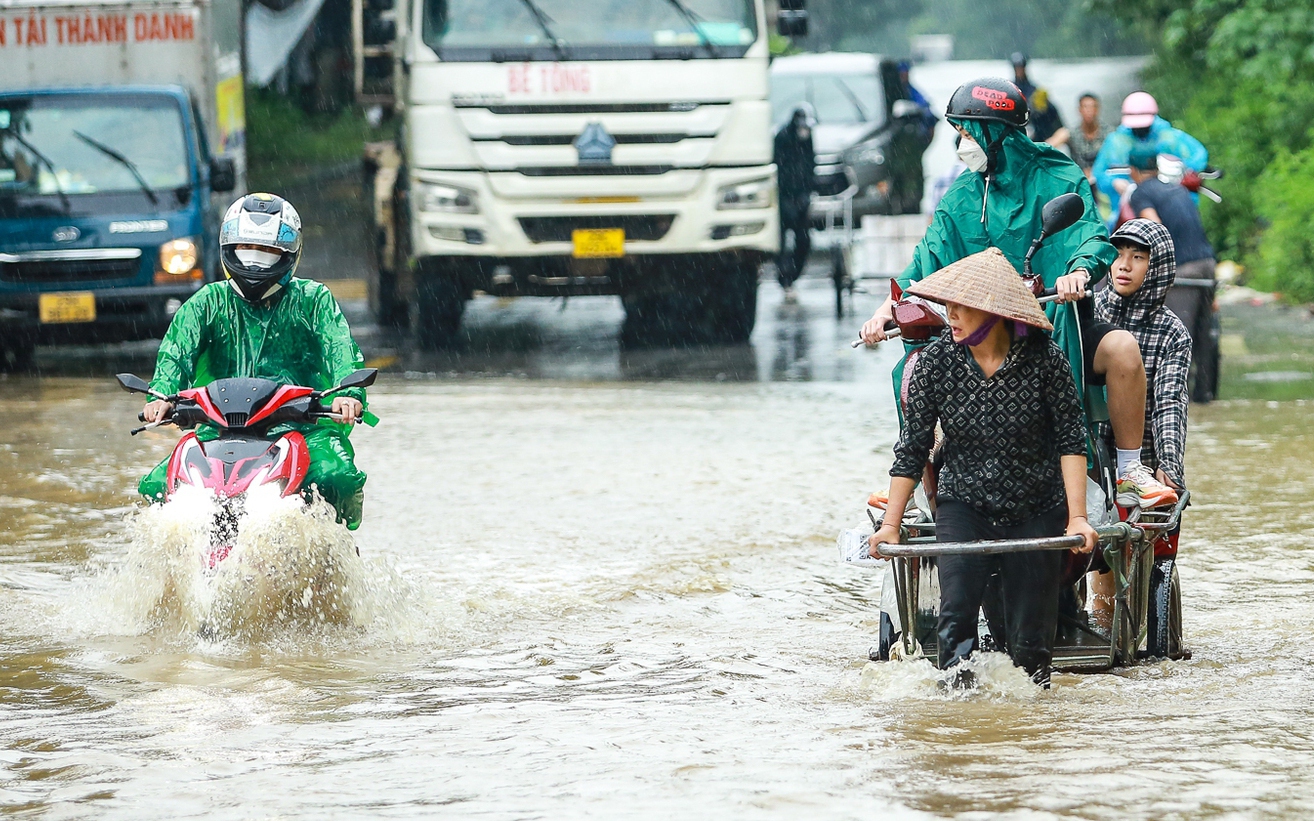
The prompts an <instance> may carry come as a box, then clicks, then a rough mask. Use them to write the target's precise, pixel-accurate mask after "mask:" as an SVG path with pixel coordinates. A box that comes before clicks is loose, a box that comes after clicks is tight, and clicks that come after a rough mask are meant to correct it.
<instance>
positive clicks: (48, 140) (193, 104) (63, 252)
mask: <svg viewBox="0 0 1314 821" xmlns="http://www.w3.org/2000/svg"><path fill="white" fill-rule="evenodd" d="M4 11H5V13H4V14H0V369H5V370H16V369H25V368H27V367H30V366H31V364H32V358H33V352H34V349H35V346H36V345H38V344H59V343H67V342H85V341H122V340H132V339H147V338H151V337H156V336H159V335H161V334H162V333H163V332H164V330H165V329H166V328H167V327H168V324H169V321H170V319H171V318H172V316H173V314H174V313H175V312H176V311H177V310H178V308H179V307H180V306H181V305H182V303H183V302H184V301H185V300H186V299H187V298H188V297H189V296H191V295H192V294H193V293H195V292H196V291H197V290H198V289H199V288H200V287H201V286H202V285H204V284H205V283H206V282H209V281H212V280H214V279H215V278H216V277H218V276H219V264H218V260H219V255H218V248H217V245H216V242H217V232H218V222H219V218H220V217H221V216H222V214H223V208H224V207H225V205H226V204H227V201H228V200H230V199H231V198H232V197H233V196H234V192H235V191H237V190H241V189H244V187H245V185H244V182H245V180H244V178H245V151H244V136H245V114H244V107H243V99H242V91H243V87H242V75H241V59H240V52H239V44H240V26H239V23H240V12H241V9H240V0H209V1H208V2H166V3H140V4H123V3H117V4H98V3H91V4H87V3H80V4H76V5H71V4H56V3H23V2H20V3H17V4H8V5H6V6H5V7H4Z"/></svg>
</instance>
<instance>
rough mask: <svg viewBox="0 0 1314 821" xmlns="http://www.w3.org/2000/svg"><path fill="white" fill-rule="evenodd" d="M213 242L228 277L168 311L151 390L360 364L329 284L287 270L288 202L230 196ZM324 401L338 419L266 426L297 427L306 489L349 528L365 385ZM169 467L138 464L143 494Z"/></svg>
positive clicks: (355, 523)
mask: <svg viewBox="0 0 1314 821" xmlns="http://www.w3.org/2000/svg"><path fill="white" fill-rule="evenodd" d="M219 247H220V258H221V261H222V263H223V268H224V273H225V274H226V276H227V278H226V281H224V282H212V283H210V284H209V285H206V286H205V287H203V288H202V289H201V290H200V291H198V292H197V293H196V294H195V295H194V296H192V298H191V299H189V300H187V302H185V303H184V304H183V306H182V307H181V308H180V309H179V310H178V313H177V314H175V315H174V318H173V322H172V323H171V324H170V325H169V330H168V332H167V333H166V334H165V336H164V341H163V342H162V343H161V344H160V352H159V356H158V358H157V360H156V364H155V376H154V378H153V379H152V380H151V388H152V389H153V390H155V391H158V392H159V393H162V394H165V395H168V396H172V395H173V394H176V393H177V392H178V391H180V390H186V389H188V388H196V387H202V386H204V385H208V384H209V383H210V382H212V381H214V380H216V379H225V378H231V377H255V378H260V379H269V380H273V381H275V382H280V383H283V384H290V385H301V386H304V387H310V388H315V389H317V390H325V389H327V388H331V387H333V386H335V385H337V384H338V383H339V382H341V381H342V379H343V378H344V377H346V376H347V375H348V374H350V373H352V372H353V371H356V370H358V369H359V368H361V367H362V366H363V365H364V358H363V357H362V356H361V353H360V349H359V348H358V347H356V343H355V341H354V340H352V338H351V331H350V329H349V328H348V327H347V320H346V318H345V317H343V315H342V311H341V310H340V309H339V308H338V303H337V301H336V300H335V299H334V298H333V295H332V294H331V293H330V292H329V290H328V288H326V287H325V286H324V285H322V284H321V283H318V282H315V281H313V280H308V279H299V278H296V277H294V276H293V274H294V273H295V272H296V268H297V263H298V261H299V260H300V259H301V217H300V216H299V215H298V214H297V212H296V209H295V208H293V207H292V205H291V203H289V202H287V201H286V200H284V199H283V198H282V197H278V196H274V195H272V194H250V195H248V196H246V197H243V198H242V199H240V200H238V201H237V202H235V203H233V205H232V206H231V207H230V208H229V209H228V212H227V213H226V214H225V215H224V221H223V225H222V226H221V228H220V232H219ZM170 410H171V407H170V404H169V403H168V402H165V401H164V400H162V399H157V400H155V401H153V402H150V403H149V404H147V405H146V409H145V411H144V412H143V416H144V417H145V419H146V421H147V422H155V421H158V420H160V419H162V418H165V417H166V416H167V415H168V414H169V412H170ZM332 411H333V413H335V414H337V415H338V416H340V417H341V418H342V420H343V421H342V422H341V423H337V422H330V421H327V420H320V421H319V422H318V423H317V424H297V425H281V426H278V427H275V428H273V429H272V430H270V432H269V435H270V436H271V437H276V436H280V435H282V434H283V433H284V432H286V431H287V430H297V431H300V432H301V434H302V435H303V436H304V437H305V439H306V446H307V449H308V450H309V452H310V467H309V470H308V472H307V474H306V479H305V482H304V484H303V488H304V489H305V493H306V494H307V495H308V496H309V494H310V493H311V492H312V491H315V490H317V491H318V492H319V494H320V495H321V496H322V497H323V498H324V500H325V501H326V502H328V503H329V504H331V505H332V506H333V508H334V509H335V510H336V511H337V513H338V518H339V520H340V521H342V522H344V523H345V524H346V525H347V527H349V528H350V529H352V530H355V529H356V528H357V527H359V526H360V520H361V508H362V503H363V500H364V487H365V474H364V473H362V472H361V471H360V470H358V469H357V468H356V465H355V464H354V458H355V451H353V450H352V447H351V442H350V441H348V439H347V433H348V432H349V431H350V430H351V426H352V425H353V424H355V422H356V420H358V419H360V418H361V417H362V415H363V414H364V413H365V392H364V390H363V389H350V390H346V391H343V392H342V393H340V394H338V395H336V396H335V397H334V399H333V405H332ZM197 436H198V438H200V439H201V440H202V441H209V440H211V439H214V438H215V437H216V436H218V430H217V429H216V428H214V427H211V426H201V427H200V428H198V429H197ZM167 470H168V460H167V459H166V460H165V461H164V462H161V463H160V464H159V465H157V466H156V467H155V469H154V470H152V471H151V472H150V473H148V474H146V476H145V477H143V478H142V480H141V484H140V485H139V487H138V490H139V491H140V492H141V494H142V495H143V496H145V497H147V498H148V499H151V500H159V499H162V498H163V497H164V493H165V490H166V488H165V479H166V473H167Z"/></svg>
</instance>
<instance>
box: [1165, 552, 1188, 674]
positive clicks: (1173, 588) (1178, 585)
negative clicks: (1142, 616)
mask: <svg viewBox="0 0 1314 821" xmlns="http://www.w3.org/2000/svg"><path fill="white" fill-rule="evenodd" d="M1190 657H1191V651H1190V650H1187V649H1186V644H1185V643H1184V642H1183V641H1182V580H1181V577H1180V576H1178V575H1177V562H1173V572H1172V580H1171V581H1170V583H1169V597H1168V658H1170V659H1189V658H1190Z"/></svg>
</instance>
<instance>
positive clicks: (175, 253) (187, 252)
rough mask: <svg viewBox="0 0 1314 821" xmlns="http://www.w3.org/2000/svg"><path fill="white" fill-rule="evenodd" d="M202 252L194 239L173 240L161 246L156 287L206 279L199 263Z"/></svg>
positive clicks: (156, 269)
mask: <svg viewBox="0 0 1314 821" xmlns="http://www.w3.org/2000/svg"><path fill="white" fill-rule="evenodd" d="M200 258H201V251H200V248H198V247H197V244H196V240H195V239H193V238H192V237H184V238H182V239H171V240H169V241H168V242H166V243H164V244H163V245H161V246H160V260H159V264H158V265H157V266H156V267H155V284H156V285H176V284H179V283H182V282H191V281H193V280H196V281H199V280H201V279H203V278H204V272H203V271H201V269H200V267H198V265H197V263H198V262H199V261H200Z"/></svg>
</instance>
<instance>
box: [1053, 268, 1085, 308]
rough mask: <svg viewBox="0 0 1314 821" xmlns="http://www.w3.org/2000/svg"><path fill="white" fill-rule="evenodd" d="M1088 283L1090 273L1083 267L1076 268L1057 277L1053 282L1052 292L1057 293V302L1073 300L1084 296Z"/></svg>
mask: <svg viewBox="0 0 1314 821" xmlns="http://www.w3.org/2000/svg"><path fill="white" fill-rule="evenodd" d="M1089 284H1090V273H1089V272H1087V271H1086V270H1085V269H1084V268H1078V269H1077V270H1075V271H1073V272H1072V273H1070V274H1065V275H1064V276H1061V277H1059V278H1058V281H1057V282H1055V283H1054V293H1056V294H1058V299H1059V302H1075V301H1076V300H1078V299H1083V298H1085V296H1086V286H1087V285H1089Z"/></svg>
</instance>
